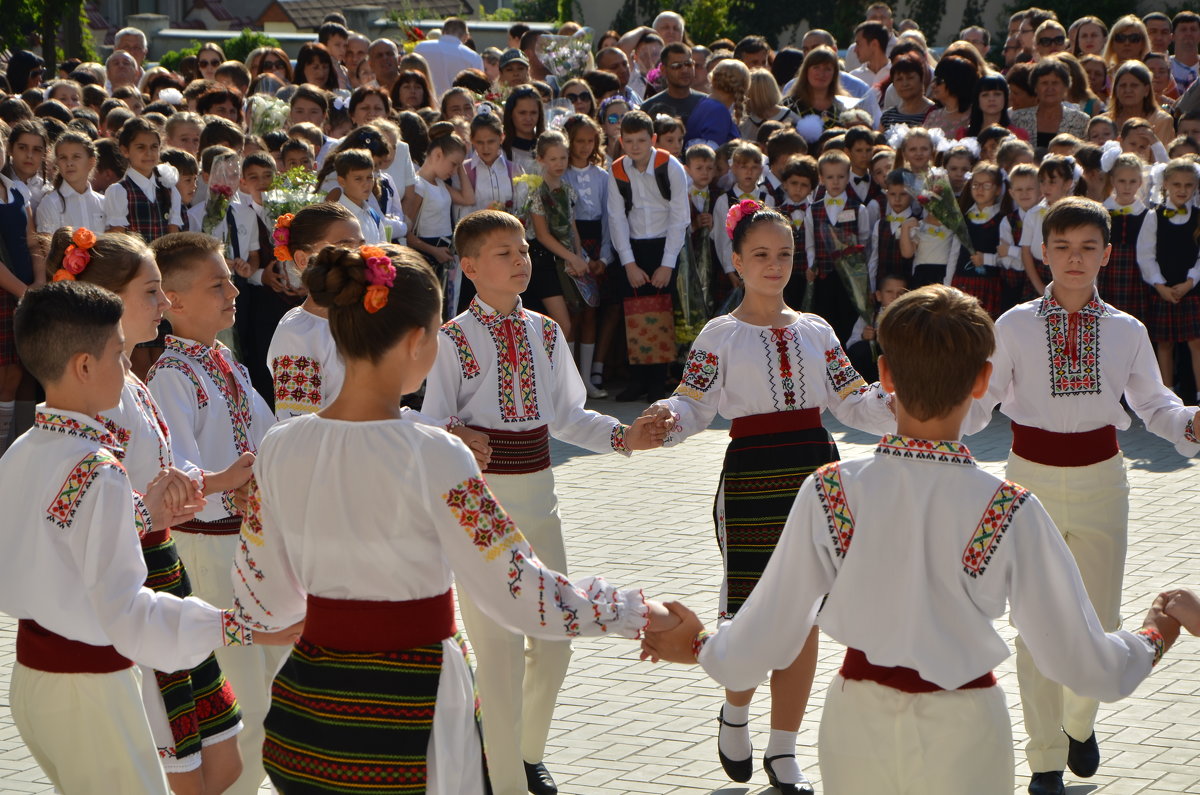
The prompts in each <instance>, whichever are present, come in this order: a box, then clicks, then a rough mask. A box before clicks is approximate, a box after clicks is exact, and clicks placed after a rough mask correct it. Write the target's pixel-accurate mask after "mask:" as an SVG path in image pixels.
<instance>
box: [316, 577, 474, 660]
mask: <svg viewBox="0 0 1200 795" xmlns="http://www.w3.org/2000/svg"><path fill="white" fill-rule="evenodd" d="M457 631H458V628H457V625H456V624H455V622H454V594H453V593H452V592H451V591H449V590H447V591H446V592H445V593H443V594H439V595H437V596H431V597H429V598H428V599H411V600H408V601H404V602H372V601H365V600H362V599H327V598H325V597H323V596H315V595H313V594H309V595H308V612H307V614H306V615H305V617H304V633H303V637H304V639H305V640H306V641H308V642H309V643H312V644H313V645H315V646H323V647H325V648H328V649H338V650H340V651H357V652H380V651H398V650H401V649H415V648H416V647H418V646H429V645H430V644H433V643H438V642H440V641H442V640H444V639H446V638H448V637H450V636H452V635H453V634H454V633H455V632H457Z"/></svg>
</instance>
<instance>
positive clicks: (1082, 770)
mask: <svg viewBox="0 0 1200 795" xmlns="http://www.w3.org/2000/svg"><path fill="white" fill-rule="evenodd" d="M1067 740H1069V741H1070V743H1071V747H1070V749H1069V750H1068V751H1067V767H1069V768H1070V769H1071V772H1072V773H1074V774H1075V775H1077V776H1079V777H1080V778H1091V777H1092V776H1094V775H1096V771H1097V770H1098V769H1099V768H1100V746H1099V744H1097V742H1096V733H1095V732H1092V736H1091V737H1089V738H1087V739H1086V740H1084V741H1083V742H1079V741H1078V740H1076V739H1075V738H1074V737H1072V736H1071V735H1069V734H1068V735H1067Z"/></svg>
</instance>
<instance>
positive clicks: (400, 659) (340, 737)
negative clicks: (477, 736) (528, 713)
mask: <svg viewBox="0 0 1200 795" xmlns="http://www.w3.org/2000/svg"><path fill="white" fill-rule="evenodd" d="M455 638H456V640H458V642H459V644H460V646H461V645H462V638H461V636H459V635H457V634H456V635H455ZM442 650H443V645H442V643H440V642H439V643H434V644H430V645H427V646H418V647H416V648H412V649H404V650H401V651H384V652H358V651H340V650H338V649H331V648H327V647H323V646H317V645H315V644H313V643H311V642H309V641H307V640H306V639H305V638H303V637H301V638H300V640H299V641H298V642H297V643H296V645H295V647H294V648H293V649H292V653H291V656H289V657H288V659H287V662H285V663H284V665H283V668H281V669H280V671H279V673H278V674H277V675H276V677H275V683H274V685H272V687H271V711H270V712H269V713H267V718H266V721H265V722H264V726H265V728H266V735H267V737H266V741H265V742H264V743H263V765H264V766H265V767H266V769H267V774H268V775H269V776H270V778H271V783H272V784H273V785H274V786H275V788H276V789H277V790H279V791H280V792H281V793H285V795H295V794H296V793H299V794H300V795H307V793H362V792H380V793H420V792H425V787H426V782H427V775H428V772H427V759H426V754H427V752H428V749H429V737H430V733H431V732H432V731H433V716H434V712H435V709H436V705H437V693H438V682H439V680H440V678H441V673H442ZM463 654H464V655H465V654H466V649H465V647H463ZM476 721H477V722H478V711H476ZM481 764H482V760H481ZM484 780H486V775H485V779H484Z"/></svg>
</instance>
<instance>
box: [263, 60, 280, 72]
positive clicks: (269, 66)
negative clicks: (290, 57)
mask: <svg viewBox="0 0 1200 795" xmlns="http://www.w3.org/2000/svg"><path fill="white" fill-rule="evenodd" d="M262 68H263V69H265V70H266V71H268V72H270V71H273V70H275V69H282V68H283V61H263V62H262Z"/></svg>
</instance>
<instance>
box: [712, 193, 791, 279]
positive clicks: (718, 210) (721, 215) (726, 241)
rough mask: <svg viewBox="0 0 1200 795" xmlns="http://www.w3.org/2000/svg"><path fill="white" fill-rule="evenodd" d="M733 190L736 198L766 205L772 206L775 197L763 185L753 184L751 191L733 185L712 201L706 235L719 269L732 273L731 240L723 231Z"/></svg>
mask: <svg viewBox="0 0 1200 795" xmlns="http://www.w3.org/2000/svg"><path fill="white" fill-rule="evenodd" d="M731 191H732V192H733V193H735V194H736V195H737V200H738V201H739V202H740V201H743V200H745V199H751V200H753V201H756V202H759V203H760V204H763V205H764V206H766V207H774V206H775V199H773V198H772V197H771V192H770V191H769V190H767V189H766V188H765V187H759V186H755V188H754V190H752V191H748V192H747V191H743V190H740V189H739V188H738V186H737V185H734V186H733V188H731V189H730V190H729V191H726V192H724V193H722V194H721V195H720V196H718V197H717V199H716V201H714V202H713V211H712V217H713V224H712V227H711V228H710V229H709V230H708V237H709V239H710V240H711V241H712V242H713V246H714V248H715V249H716V252H717V261H718V262H719V263H721V270H723V271H725V272H726V273H733V271H734V268H733V241H732V240H731V239H730V238H729V233H728V232H727V231H725V217H726V216H727V215H729V206H730V204H729V201H730V199H729V193H730V192H731Z"/></svg>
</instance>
